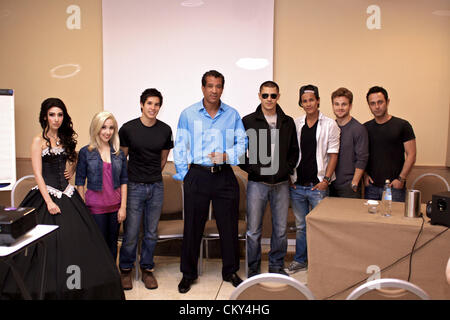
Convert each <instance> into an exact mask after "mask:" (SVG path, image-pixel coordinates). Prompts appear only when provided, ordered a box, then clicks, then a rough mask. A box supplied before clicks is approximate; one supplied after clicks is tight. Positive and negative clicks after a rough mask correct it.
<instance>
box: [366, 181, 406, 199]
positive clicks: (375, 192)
mask: <svg viewBox="0 0 450 320" xmlns="http://www.w3.org/2000/svg"><path fill="white" fill-rule="evenodd" d="M391 190H392V201H396V202H405V190H406V188H403V189H395V188H391ZM381 197H383V188H382V187H376V186H374V185H372V184H369V185H368V186H367V187H366V188H365V189H364V198H366V199H370V200H381Z"/></svg>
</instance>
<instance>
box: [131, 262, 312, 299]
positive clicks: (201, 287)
mask: <svg viewBox="0 0 450 320" xmlns="http://www.w3.org/2000/svg"><path fill="white" fill-rule="evenodd" d="M288 263H290V259H287V260H286V265H287V264H288ZM155 264H156V267H155V271H154V275H155V277H156V279H157V280H158V288H157V289H155V290H148V289H146V288H145V287H144V283H143V282H142V281H141V279H140V276H139V280H136V279H135V278H134V280H133V289H132V290H127V291H125V296H126V298H127V300H228V299H229V297H230V295H231V293H232V291H233V289H234V287H233V286H232V285H231V283H229V282H225V281H223V280H222V276H221V269H222V260H221V259H203V274H202V275H201V276H199V278H198V279H197V280H196V282H195V283H194V284H193V285H192V287H191V290H190V291H189V292H187V293H185V294H180V293H179V292H178V283H179V282H180V280H181V278H182V274H181V272H180V258H179V257H167V256H156V257H155ZM267 264H268V262H267V260H262V262H261V270H262V272H267ZM238 274H239V276H240V277H241V278H242V279H243V280H245V279H246V276H245V262H244V260H241V267H240V270H239V271H238ZM291 276H292V277H293V278H295V279H297V280H299V281H300V282H302V283H306V282H307V271H300V272H297V273H295V274H293V275H291Z"/></svg>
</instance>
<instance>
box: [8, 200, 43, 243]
mask: <svg viewBox="0 0 450 320" xmlns="http://www.w3.org/2000/svg"><path fill="white" fill-rule="evenodd" d="M36 225H37V215H36V210H34V208H28V207H23V208H5V207H0V245H1V246H9V245H11V244H13V243H14V242H15V241H16V240H17V239H18V238H20V237H21V236H23V235H24V234H25V233H27V232H28V231H30V230H31V229H33V228H34V227H35V226H36Z"/></svg>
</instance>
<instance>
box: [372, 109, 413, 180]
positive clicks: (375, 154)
mask: <svg viewBox="0 0 450 320" xmlns="http://www.w3.org/2000/svg"><path fill="white" fill-rule="evenodd" d="M364 126H365V127H366V129H367V133H368V135H369V162H368V163H367V167H366V172H367V174H368V175H369V176H370V177H371V178H372V180H373V181H374V183H373V185H375V186H377V187H383V186H384V182H385V180H386V179H389V180H390V181H392V180H394V179H397V178H398V176H399V174H400V172H401V171H402V168H403V164H404V163H405V146H404V145H403V143H405V142H407V141H409V140H412V139H415V138H416V137H415V135H414V131H413V128H412V126H411V125H410V124H409V122H408V121H406V120H403V119H400V118H397V117H394V116H393V117H392V118H391V119H390V120H389V121H387V122H385V123H383V124H378V123H377V122H376V121H375V119H372V120H370V121H367V122H366V123H364Z"/></svg>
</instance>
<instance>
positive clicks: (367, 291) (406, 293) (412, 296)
mask: <svg viewBox="0 0 450 320" xmlns="http://www.w3.org/2000/svg"><path fill="white" fill-rule="evenodd" d="M346 300H430V297H429V296H428V294H427V293H426V292H425V291H423V290H422V289H421V288H419V287H418V286H416V285H415V284H413V283H411V282H408V281H405V280H400V279H376V280H372V281H369V282H367V283H365V284H362V285H360V286H359V287H358V288H356V289H355V290H353V291H352V292H351V293H350V294H349V295H348V297H347V298H346Z"/></svg>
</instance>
